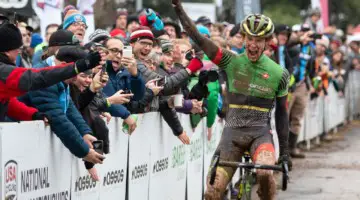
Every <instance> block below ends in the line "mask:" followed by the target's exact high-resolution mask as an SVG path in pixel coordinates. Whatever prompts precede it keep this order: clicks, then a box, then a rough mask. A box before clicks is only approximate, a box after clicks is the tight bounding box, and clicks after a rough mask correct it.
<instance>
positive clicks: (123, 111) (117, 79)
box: [103, 38, 145, 133]
mask: <svg viewBox="0 0 360 200" xmlns="http://www.w3.org/2000/svg"><path fill="white" fill-rule="evenodd" d="M104 45H105V48H106V49H107V50H108V57H107V60H109V61H111V62H107V66H106V71H107V73H108V75H109V82H108V84H107V85H106V86H105V87H104V88H103V92H104V93H105V94H106V95H107V96H109V97H110V96H113V95H114V94H116V93H119V92H122V93H123V94H128V93H132V94H133V96H132V97H131V98H130V99H129V101H140V100H142V99H143V97H144V94H145V82H144V80H143V79H142V77H141V74H140V73H139V72H138V69H137V64H136V60H135V58H134V56H133V54H132V49H131V48H130V47H125V49H124V44H123V43H122V41H121V40H120V39H118V38H109V39H108V40H106V41H105V42H104ZM109 103H111V102H109ZM110 114H111V115H112V116H116V117H121V118H122V119H124V122H125V123H126V124H127V125H128V126H129V133H132V132H133V131H134V130H135V128H136V121H135V120H134V119H133V118H132V117H131V116H130V112H129V111H128V109H127V108H126V107H125V106H122V105H117V106H116V107H114V109H111V110H110Z"/></svg>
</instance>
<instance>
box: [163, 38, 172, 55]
mask: <svg viewBox="0 0 360 200" xmlns="http://www.w3.org/2000/svg"><path fill="white" fill-rule="evenodd" d="M160 46H161V50H162V52H163V53H169V52H171V51H173V49H174V44H173V43H172V42H171V41H170V40H160Z"/></svg>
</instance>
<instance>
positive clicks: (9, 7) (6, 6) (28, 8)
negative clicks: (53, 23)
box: [0, 0, 35, 17]
mask: <svg viewBox="0 0 360 200" xmlns="http://www.w3.org/2000/svg"><path fill="white" fill-rule="evenodd" d="M31 2H32V0H0V13H1V14H3V15H8V16H11V15H13V13H14V12H16V13H17V14H18V15H21V16H24V17H32V16H33V15H34V14H35V12H34V10H33V8H32V5H31Z"/></svg>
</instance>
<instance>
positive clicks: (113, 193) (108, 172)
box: [97, 118, 129, 200]
mask: <svg viewBox="0 0 360 200" xmlns="http://www.w3.org/2000/svg"><path fill="white" fill-rule="evenodd" d="M122 123H123V121H122V120H121V119H120V118H113V119H112V120H111V121H110V123H109V124H108V127H109V139H110V153H109V154H106V155H105V156H106V159H105V160H104V164H102V165H98V167H97V168H98V169H99V170H98V172H99V178H100V184H101V185H100V199H103V200H117V199H125V193H126V173H127V157H128V142H129V136H128V135H127V134H125V133H124V132H123V131H122V130H121V127H122Z"/></svg>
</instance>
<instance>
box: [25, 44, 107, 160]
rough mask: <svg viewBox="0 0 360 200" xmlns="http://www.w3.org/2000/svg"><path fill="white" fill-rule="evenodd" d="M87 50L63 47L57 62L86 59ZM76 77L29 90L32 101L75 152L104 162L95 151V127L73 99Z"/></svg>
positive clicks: (68, 146)
mask: <svg viewBox="0 0 360 200" xmlns="http://www.w3.org/2000/svg"><path fill="white" fill-rule="evenodd" d="M86 56H87V53H86V52H85V51H83V50H81V49H80V48H79V47H72V48H67V47H63V48H60V49H59V51H58V52H57V53H56V56H55V60H54V62H55V64H57V65H61V64H64V63H71V62H76V61H77V60H80V59H84V58H86ZM73 81H74V79H67V80H65V81H63V82H60V83H58V84H56V85H53V86H50V87H48V88H45V89H41V90H37V91H32V92H30V93H29V95H28V96H29V100H30V104H31V105H33V106H35V107H36V108H37V109H39V110H40V111H41V112H43V113H45V114H46V115H47V116H48V117H49V119H50V126H51V130H52V131H53V132H54V133H55V134H56V135H57V136H58V137H59V138H60V140H61V141H62V142H63V144H64V145H65V146H66V147H67V148H68V149H69V150H70V152H71V153H72V154H74V155H75V156H77V157H78V158H84V159H85V160H86V161H89V162H92V163H102V160H103V159H104V157H103V156H102V155H101V154H99V153H97V152H95V151H94V150H93V149H91V148H92V142H93V141H95V140H96V138H95V137H93V136H92V130H91V129H90V128H89V126H88V125H87V124H86V122H85V121H84V119H83V117H82V116H81V114H80V113H79V111H78V110H77V108H76V107H75V105H74V103H73V101H72V99H71V98H70V89H69V84H71V83H72V82H73Z"/></svg>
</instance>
